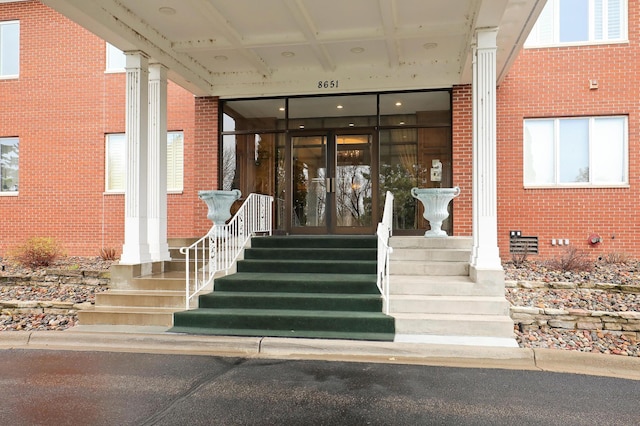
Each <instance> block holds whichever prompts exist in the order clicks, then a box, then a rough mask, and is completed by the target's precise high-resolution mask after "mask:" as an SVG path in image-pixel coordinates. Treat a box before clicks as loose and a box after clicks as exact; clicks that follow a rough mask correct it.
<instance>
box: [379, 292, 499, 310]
mask: <svg viewBox="0 0 640 426" xmlns="http://www.w3.org/2000/svg"><path fill="white" fill-rule="evenodd" d="M389 308H390V312H391V315H393V314H396V313H415V314H421V313H429V314H465V315H509V302H507V300H506V299H505V298H504V296H503V297H499V296H416V295H393V296H391V297H390V304H389Z"/></svg>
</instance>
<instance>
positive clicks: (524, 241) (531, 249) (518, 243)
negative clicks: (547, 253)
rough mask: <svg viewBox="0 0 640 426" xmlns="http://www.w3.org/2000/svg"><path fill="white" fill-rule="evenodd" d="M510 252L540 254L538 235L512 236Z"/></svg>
mask: <svg viewBox="0 0 640 426" xmlns="http://www.w3.org/2000/svg"><path fill="white" fill-rule="evenodd" d="M509 253H511V254H524V253H528V254H538V237H522V236H518V237H511V238H510V239H509Z"/></svg>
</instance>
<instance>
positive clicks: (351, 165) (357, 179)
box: [291, 132, 375, 233]
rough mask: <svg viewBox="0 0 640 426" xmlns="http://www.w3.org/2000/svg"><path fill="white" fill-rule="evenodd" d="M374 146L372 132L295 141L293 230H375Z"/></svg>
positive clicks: (319, 136) (332, 133) (341, 231)
mask: <svg viewBox="0 0 640 426" xmlns="http://www.w3.org/2000/svg"><path fill="white" fill-rule="evenodd" d="M372 142H373V137H372V135H371V134H369V133H367V134H338V133H334V132H327V133H323V134H319V135H301V136H292V137H291V162H292V163H291V164H292V167H291V171H292V179H291V181H292V195H291V205H292V209H291V211H292V212H291V229H292V232H294V233H370V232H372V230H373V226H372V223H373V218H372V213H373V208H372V207H373V205H374V204H373V203H374V201H375V200H373V196H374V194H375V191H374V188H373V186H374V183H375V182H374V181H373V180H372V173H373V172H372V164H371V159H372V158H373V156H372V145H373V143H372Z"/></svg>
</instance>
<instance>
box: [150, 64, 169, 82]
mask: <svg viewBox="0 0 640 426" xmlns="http://www.w3.org/2000/svg"><path fill="white" fill-rule="evenodd" d="M168 71H169V68H167V67H166V66H164V65H162V64H161V63H159V62H152V63H149V79H150V80H166V79H167V72H168Z"/></svg>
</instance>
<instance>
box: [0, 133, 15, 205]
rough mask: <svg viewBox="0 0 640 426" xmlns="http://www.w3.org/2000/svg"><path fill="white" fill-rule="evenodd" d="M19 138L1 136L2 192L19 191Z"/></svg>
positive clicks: (0, 175) (0, 174) (0, 183)
mask: <svg viewBox="0 0 640 426" xmlns="http://www.w3.org/2000/svg"><path fill="white" fill-rule="evenodd" d="M18 154H19V150H18V138H0V194H9V193H17V192H18V183H19V182H18V157H19V155H18Z"/></svg>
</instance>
